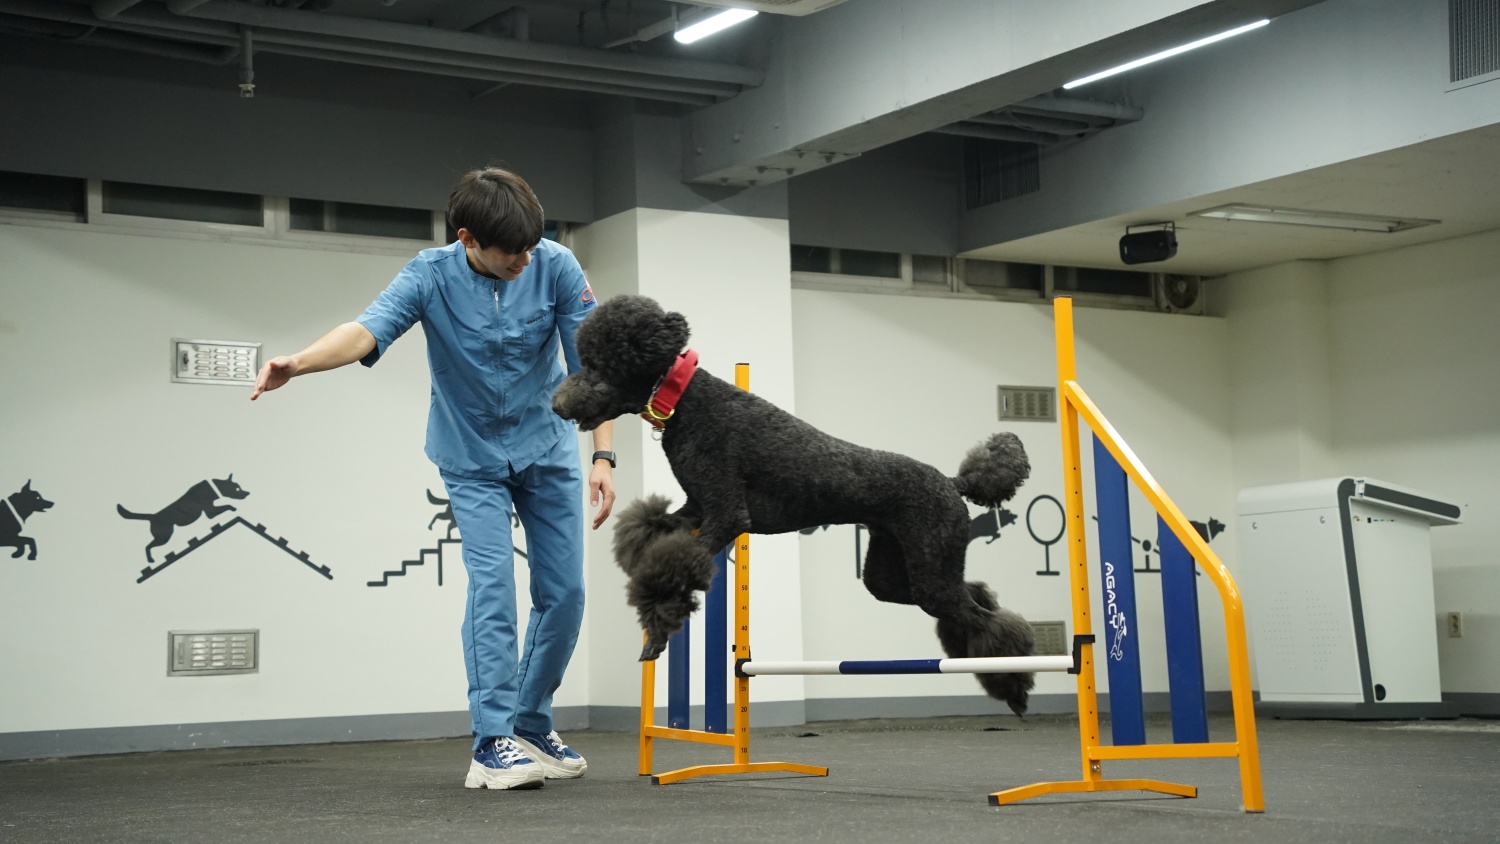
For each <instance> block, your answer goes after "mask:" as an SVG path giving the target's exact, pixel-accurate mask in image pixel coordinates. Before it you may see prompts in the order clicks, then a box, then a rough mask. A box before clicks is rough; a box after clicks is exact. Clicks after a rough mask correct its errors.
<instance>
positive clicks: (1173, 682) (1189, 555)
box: [639, 298, 1265, 812]
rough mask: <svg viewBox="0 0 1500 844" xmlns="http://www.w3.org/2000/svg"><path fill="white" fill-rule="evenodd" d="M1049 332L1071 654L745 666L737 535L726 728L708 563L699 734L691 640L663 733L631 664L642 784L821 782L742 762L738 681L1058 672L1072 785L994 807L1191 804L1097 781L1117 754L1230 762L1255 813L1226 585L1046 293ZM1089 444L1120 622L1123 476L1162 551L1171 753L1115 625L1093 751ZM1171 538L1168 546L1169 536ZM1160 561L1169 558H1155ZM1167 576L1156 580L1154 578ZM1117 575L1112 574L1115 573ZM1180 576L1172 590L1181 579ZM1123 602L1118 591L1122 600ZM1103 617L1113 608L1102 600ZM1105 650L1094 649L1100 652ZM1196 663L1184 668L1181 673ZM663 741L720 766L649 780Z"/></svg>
mask: <svg viewBox="0 0 1500 844" xmlns="http://www.w3.org/2000/svg"><path fill="white" fill-rule="evenodd" d="M1053 314H1054V318H1055V323H1056V340H1057V369H1058V391H1057V392H1058V400H1059V403H1060V407H1059V411H1060V413H1059V416H1060V422H1061V426H1060V427H1061V431H1062V454H1063V488H1064V498H1065V502H1066V503H1065V505H1064V511H1065V516H1066V529H1067V535H1068V557H1069V566H1068V574H1069V580H1070V589H1069V592H1070V593H1071V595H1072V610H1073V647H1072V654H1071V655H1068V656H1029V657H994V658H976V659H921V660H845V661H799V662H775V661H757V660H754V659H751V657H750V538H749V535H748V534H742V535H740V536H739V537H738V538H737V540H736V541H735V544H734V550H735V554H734V559H733V564H734V587H733V592H732V594H733V595H734V596H735V600H734V640H735V641H734V651H733V652H734V656H735V663H734V673H735V684H734V706H733V710H732V716H731V718H732V723H726V717H725V714H726V709H727V707H726V703H727V702H726V701H725V692H724V689H725V686H726V681H727V673H728V666H727V660H725V659H724V658H723V655H724V654H725V652H726V648H725V647H724V645H725V644H726V643H725V642H724V638H725V636H724V630H725V627H726V624H725V622H726V621H727V619H726V618H725V603H726V600H725V593H726V592H727V591H728V590H727V589H726V586H727V584H726V582H725V581H726V577H725V573H724V572H725V569H726V567H727V566H726V565H725V564H726V562H727V555H722V554H721V555H720V557H719V559H718V563H719V566H718V574H717V576H716V577H715V579H714V583H713V585H712V587H711V588H710V589H709V591H708V593H707V595H706V597H705V602H706V616H705V636H706V638H707V640H708V641H707V642H706V643H705V648H704V651H705V653H704V669H705V670H704V681H705V695H704V702H705V713H706V714H705V719H704V729H702V730H693V729H689V728H688V691H689V690H688V665H689V659H690V656H689V653H690V650H691V640H690V638H689V633H688V629H687V628H686V627H684V628H683V629H682V630H681V631H680V632H679V633H677V634H676V635H675V636H673V637H672V639H671V642H670V645H669V647H668V653H669V659H668V669H669V672H670V676H669V682H668V706H667V715H668V723H669V726H665V727H663V726H659V725H657V724H656V723H654V717H655V703H656V700H655V691H656V663H655V662H654V661H648V662H643V663H642V664H641V732H640V757H639V761H640V764H639V772H640V774H641V775H643V776H651V777H652V782H653V783H656V784H659V785H665V784H668V783H673V782H679V781H681V780H686V779H691V778H694V777H701V776H711V775H723V774H744V773H765V772H775V771H781V772H788V773H801V774H807V775H812V776H827V774H828V769H827V768H825V767H819V766H816V765H808V764H803V763H797V762H751V761H750V678H751V677H756V676H769V675H810V674H866V675H868V674H938V673H942V674H951V673H1024V672H1036V671H1065V672H1067V673H1070V674H1075V675H1076V676H1077V677H1078V726H1079V744H1080V757H1081V762H1082V777H1081V778H1080V779H1078V780H1069V781H1062V782H1044V783H1035V784H1032V785H1027V786H1021V787H1019V788H1010V789H1005V790H1002V791H998V792H995V793H993V794H991V795H990V796H989V802H990V803H991V805H996V806H999V805H1004V804H1008V803H1013V802H1016V801H1020V800H1025V799H1028V798H1031V797H1038V796H1041V795H1045V794H1060V793H1097V792H1113V791H1150V792H1157V793H1163V794H1174V795H1178V796H1181V797H1196V796H1197V793H1198V790H1197V788H1196V787H1195V786H1191V785H1183V784H1179V783H1172V782H1164V781H1160V780H1149V779H1109V778H1106V777H1105V776H1104V774H1103V766H1104V762H1105V761H1109V760H1127V759H1185V758H1231V757H1232V758H1237V759H1238V760H1239V770H1240V791H1241V800H1242V808H1243V810H1244V811H1246V812H1263V811H1265V799H1264V795H1263V793H1262V790H1261V776H1260V753H1259V745H1258V742H1257V739H1256V733H1255V714H1254V708H1253V701H1252V698H1251V689H1250V664H1249V658H1248V649H1247V645H1246V635H1245V619H1244V609H1243V607H1242V606H1241V604H1240V598H1239V591H1238V589H1237V588H1236V587H1235V584H1234V579H1233V578H1232V577H1231V576H1230V575H1229V572H1228V570H1226V569H1225V568H1224V565H1223V563H1222V562H1221V561H1220V560H1219V558H1218V556H1217V555H1215V554H1214V552H1213V551H1212V550H1211V549H1210V548H1209V547H1208V543H1207V541H1206V540H1205V539H1204V538H1203V537H1201V536H1200V535H1199V534H1198V532H1197V531H1196V530H1194V528H1193V527H1192V525H1191V523H1190V522H1189V521H1188V519H1187V518H1186V517H1185V516H1184V515H1183V514H1182V511H1181V510H1179V509H1178V508H1177V506H1176V505H1175V504H1174V503H1173V502H1172V500H1171V499H1170V498H1169V497H1168V496H1167V494H1166V493H1165V492H1164V491H1163V490H1162V489H1161V487H1160V485H1159V484H1157V482H1156V480H1155V478H1153V477H1152V476H1151V474H1150V472H1148V471H1147V470H1146V468H1145V466H1144V465H1142V464H1141V462H1140V460H1139V459H1138V458H1137V457H1136V456H1135V454H1134V452H1132V451H1131V450H1130V447H1129V446H1128V445H1126V443H1125V441H1124V440H1123V439H1121V438H1120V436H1119V434H1118V433H1117V432H1116V431H1115V429H1114V427H1113V426H1111V425H1110V423H1109V421H1108V420H1107V419H1105V418H1104V416H1103V414H1102V413H1100V412H1099V409H1098V408H1097V407H1096V406H1095V405H1094V403H1093V402H1092V401H1091V400H1090V399H1089V398H1088V395H1087V394H1086V393H1085V392H1084V391H1083V388H1082V387H1081V386H1079V384H1078V381H1077V367H1076V357H1075V354H1074V345H1073V303H1072V300H1071V299H1067V298H1058V299H1055V300H1054V302H1053ZM735 384H736V386H738V387H739V388H740V389H744V390H748V389H749V367H748V366H747V365H745V364H739V365H737V366H736V367H735ZM1080 417H1082V419H1083V421H1084V423H1085V424H1087V426H1088V427H1089V429H1090V430H1092V432H1093V434H1094V436H1095V442H1096V448H1095V454H1096V457H1095V470H1096V475H1097V478H1098V487H1099V493H1098V494H1099V498H1100V501H1099V507H1100V511H1101V512H1100V522H1099V533H1100V541H1101V545H1103V546H1105V547H1104V548H1103V549H1102V553H1103V555H1104V557H1105V559H1111V558H1113V559H1123V560H1125V561H1126V563H1125V564H1124V565H1123V566H1115V567H1113V569H1114V570H1113V571H1112V572H1110V574H1109V575H1108V577H1109V579H1108V580H1107V581H1106V580H1105V577H1106V575H1105V572H1104V571H1103V570H1102V569H1103V568H1104V566H1103V565H1101V573H1100V577H1101V582H1104V583H1107V584H1108V587H1109V588H1110V589H1111V592H1112V593H1114V598H1115V600H1116V601H1118V602H1126V599H1127V598H1128V605H1129V608H1128V611H1129V623H1130V624H1131V625H1133V624H1134V590H1133V585H1129V584H1128V580H1127V578H1128V575H1129V572H1130V569H1131V566H1130V565H1129V560H1130V559H1131V558H1130V556H1129V554H1128V543H1129V539H1130V536H1129V518H1128V513H1127V512H1125V511H1124V509H1123V507H1124V505H1123V501H1124V497H1125V496H1124V488H1123V481H1124V479H1125V478H1128V479H1129V480H1130V481H1133V482H1134V483H1135V485H1136V486H1137V487H1138V488H1139V489H1140V490H1141V492H1142V493H1143V494H1144V495H1145V497H1146V499H1147V501H1149V502H1150V504H1151V505H1152V507H1153V508H1154V509H1155V510H1156V513H1157V516H1158V519H1159V524H1160V525H1161V527H1162V528H1164V530H1163V531H1162V533H1161V538H1162V540H1163V545H1164V549H1163V550H1164V555H1163V576H1162V579H1163V593H1164V614H1165V616H1166V626H1167V646H1168V661H1169V672H1168V676H1169V685H1170V686H1171V698H1172V715H1173V737H1174V743H1172V744H1146V743H1145V730H1144V719H1143V715H1142V713H1141V707H1140V686H1141V684H1140V663H1139V657H1138V655H1137V651H1136V647H1137V645H1136V643H1135V640H1134V638H1130V639H1129V640H1128V641H1126V640H1125V637H1124V635H1123V632H1124V631H1123V630H1122V629H1119V628H1117V629H1116V630H1115V632H1116V633H1119V634H1120V635H1116V636H1114V640H1113V641H1112V642H1111V643H1110V648H1113V649H1117V650H1118V652H1117V654H1116V658H1115V659H1112V660H1111V661H1110V663H1109V669H1110V687H1111V696H1110V697H1111V704H1112V706H1111V709H1112V723H1113V727H1114V736H1113V738H1114V743H1113V744H1110V745H1103V744H1100V742H1099V716H1098V695H1097V690H1096V684H1095V674H1094V655H1093V650H1094V635H1093V623H1092V618H1091V612H1092V611H1091V609H1090V599H1089V577H1088V548H1087V541H1086V538H1085V537H1086V531H1085V524H1086V522H1085V514H1084V506H1083V505H1084V502H1083V479H1082V451H1081V449H1080V445H1079V431H1080V428H1079V418H1080ZM1122 531H1123V538H1124V542H1125V543H1126V554H1125V555H1124V556H1122V557H1112V556H1111V555H1113V554H1116V553H1117V552H1116V551H1115V550H1114V549H1115V548H1117V547H1119V545H1120V537H1121V535H1122ZM1172 540H1175V541H1172ZM1169 559H1170V560H1171V562H1169ZM1193 562H1196V564H1197V567H1198V568H1199V569H1201V570H1202V572H1203V573H1204V574H1205V575H1206V576H1207V577H1208V578H1209V580H1210V581H1211V582H1212V583H1213V584H1214V586H1215V587H1216V588H1217V590H1218V592H1219V597H1220V600H1221V601H1222V602H1223V605H1224V621H1225V632H1226V638H1227V646H1228V653H1229V672H1230V694H1231V699H1232V702H1233V712H1234V727H1235V740H1234V741H1231V742H1210V741H1208V736H1207V713H1206V705H1205V703H1204V696H1203V681H1202V677H1203V669H1202V656H1201V652H1200V643H1199V628H1198V613H1197V593H1196V591H1195V587H1194V583H1193V577H1194V576H1195V575H1194V569H1193V566H1192V563H1193ZM1169 568H1170V569H1171V570H1172V572H1173V575H1172V576H1170V577H1169V574H1168V573H1167V571H1168V569H1169ZM1122 569H1123V571H1122ZM1184 572H1185V574H1186V581H1185V583H1184V581H1183V573H1184ZM1127 593H1128V594H1127ZM1110 606H1111V608H1112V611H1114V612H1123V610H1121V609H1120V608H1119V606H1117V605H1116V604H1113V603H1112V604H1111V605H1110ZM1107 650H1108V649H1107ZM1194 658H1196V665H1194V664H1193V662H1194ZM658 738H660V739H670V740H675V741H688V742H697V743H703V744H714V745H721V746H727V747H731V748H733V752H734V759H733V761H732V762H730V763H726V764H719V765H699V766H694V767H690V768H683V769H680V770H676V771H668V772H665V773H659V774H653V773H652V770H651V769H652V750H653V745H652V742H653V741H654V740H655V739H658Z"/></svg>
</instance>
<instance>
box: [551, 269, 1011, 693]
mask: <svg viewBox="0 0 1500 844" xmlns="http://www.w3.org/2000/svg"><path fill="white" fill-rule="evenodd" d="M687 341H688V324H687V320H686V319H685V318H684V317H683V316H682V315H681V314H679V313H668V312H665V311H663V310H662V308H661V307H660V306H659V305H657V303H656V302H655V301H653V300H651V299H649V298H646V297H644V296H617V297H615V298H613V299H611V300H609V301H608V302H606V303H604V304H602V305H600V306H599V308H598V309H597V310H595V311H594V313H593V314H591V315H590V316H589V318H588V319H587V320H585V321H584V323H583V325H581V326H579V328H578V335H577V344H578V355H579V358H580V360H581V361H582V363H583V368H582V369H581V370H580V371H578V372H576V373H574V374H573V375H571V376H569V377H568V379H567V380H566V381H564V382H563V384H562V385H561V386H560V387H559V388H558V390H557V393H556V394H555V395H554V397H553V399H552V407H553V409H554V410H556V411H557V413H558V414H559V415H560V416H562V417H563V418H565V419H571V420H573V421H575V422H577V423H578V426H579V428H581V429H583V430H592V429H594V428H596V427H598V426H599V425H600V424H601V423H603V422H606V421H608V420H610V419H614V418H615V417H617V416H623V415H625V414H635V413H640V412H641V411H642V409H643V408H645V406H646V404H647V402H648V401H650V400H651V398H652V396H653V393H654V392H655V391H656V389H657V387H658V386H659V385H660V384H661V382H662V379H663V377H664V376H665V375H666V373H667V372H668V370H669V369H671V367H672V364H673V362H674V361H675V360H676V359H677V357H678V355H679V353H680V352H682V351H683V349H684V347H685V346H686V345H687ZM661 443H662V448H663V450H664V451H665V452H666V455H667V460H668V462H669V463H670V464H671V467H672V473H673V474H674V475H675V476H676V478H677V482H678V483H679V484H680V485H681V486H682V489H683V491H684V492H686V493H687V502H686V503H684V504H683V506H682V507H681V508H680V509H678V510H677V511H676V512H668V506H669V502H668V500H667V499H666V498H664V497H662V496H649V497H647V498H646V499H643V500H641V501H637V502H634V503H632V504H631V505H630V506H628V507H626V508H624V509H623V510H622V511H621V512H620V514H619V516H618V517H617V521H616V527H615V542H614V547H615V559H616V561H617V562H618V563H619V565H620V567H621V568H622V569H624V570H625V573H626V575H627V576H628V577H629V586H628V588H627V590H628V596H629V602H630V605H631V606H633V607H635V608H636V610H637V611H638V613H639V617H640V620H641V624H642V626H644V627H645V629H646V631H647V644H646V647H645V649H644V650H643V651H642V653H641V659H642V660H649V659H655V658H656V657H657V656H658V655H660V653H661V651H662V649H663V648H665V647H666V642H667V639H668V637H669V636H671V635H672V634H673V633H675V632H676V631H677V630H678V629H680V628H681V626H682V624H683V622H684V621H686V620H687V618H688V616H689V615H691V614H692V613H693V611H694V610H696V609H697V607H698V600H697V597H696V594H695V593H697V592H699V591H702V590H705V589H707V588H708V585H709V581H710V578H711V577H712V575H713V570H714V569H713V554H714V553H715V552H717V551H718V550H719V549H721V548H723V547H725V546H726V545H728V544H729V543H730V542H732V541H733V540H734V537H736V536H738V535H739V534H741V533H746V532H748V533H762V534H773V533H787V532H790V531H795V530H801V529H804V528H809V527H816V526H818V525H827V524H863V525H865V526H866V527H868V528H869V531H870V548H869V552H868V554H867V555H866V558H865V567H864V582H865V587H866V588H867V589H869V591H870V593H871V594H872V595H874V596H875V597H876V598H878V599H879V600H882V601H889V602H892V603H898V604H915V605H916V606H918V607H921V608H922V610H923V611H924V612H926V613H927V614H928V615H930V616H932V617H934V618H936V619H937V632H938V639H939V641H940V642H941V643H942V647H943V650H944V651H945V652H946V653H947V654H948V655H949V656H950V657H981V656H1025V655H1029V654H1031V652H1032V648H1033V645H1034V634H1033V632H1032V629H1031V625H1030V624H1028V623H1027V622H1026V620H1025V619H1023V618H1022V617H1021V616H1020V615H1018V614H1016V613H1014V612H1011V611H1009V610H1006V609H1002V608H1001V607H1000V605H999V603H998V602H997V601H996V599H995V596H994V593H992V592H991V591H990V590H989V588H988V587H986V586H985V585H984V584H982V583H976V582H970V583H965V582H964V579H963V575H964V555H965V552H966V551H967V548H968V544H969V511H968V508H967V507H966V506H965V505H964V503H963V500H962V499H963V498H968V499H969V500H970V501H973V502H974V503H975V504H978V505H980V506H983V507H998V506H999V505H1000V504H1001V503H1002V502H1004V501H1007V500H1009V499H1010V498H1011V497H1012V496H1014V495H1015V493H1016V488H1017V487H1019V486H1020V485H1021V483H1022V482H1024V481H1025V480H1026V478H1027V476H1028V475H1029V474H1030V473H1031V466H1030V464H1029V463H1028V462H1027V459H1026V452H1025V449H1024V448H1022V446H1021V441H1020V439H1019V438H1017V437H1016V436H1015V435H1014V434H1009V433H1003V434H995V435H993V436H991V437H990V438H989V439H988V440H986V441H985V442H983V443H981V444H980V445H978V446H976V447H974V448H973V449H972V450H970V452H969V453H968V455H967V456H966V457H965V458H964V460H963V462H962V464H961V465H960V467H959V473H958V476H957V477H956V478H949V477H947V476H945V475H944V474H943V473H942V472H940V471H938V470H937V469H935V468H933V467H932V466H929V465H927V464H926V463H922V462H920V461H918V460H914V459H912V458H910V457H906V456H904V455H900V454H893V453H891V452H886V451H876V450H874V449H869V448H864V447H862V446H858V445H854V444H853V443H849V442H845V441H844V440H840V439H837V438H835V437H831V436H829V435H827V434H825V433H823V432H822V431H819V430H818V429H816V428H814V427H812V426H811V425H809V424H807V423H806V422H803V421H802V420H800V419H798V418H796V417H795V416H792V415H791V414H790V413H787V412H786V411H784V410H782V409H780V408H778V407H776V406H775V405H773V404H771V403H770V402H768V401H766V400H765V399H762V398H760V397H758V396H756V395H754V394H752V393H748V392H745V391H743V390H740V389H738V388H736V387H734V386H733V385H731V384H729V383H727V382H725V381H723V380H721V379H719V378H716V377H714V376H713V375H711V374H709V373H708V372H706V371H705V370H702V369H699V370H697V371H696V373H695V374H694V375H693V376H692V380H691V381H689V382H688V384H687V387H686V389H685V390H684V391H683V393H682V395H681V397H680V399H679V400H678V402H677V406H676V410H675V412H674V414H673V415H672V417H671V418H670V419H669V420H668V421H666V422H665V423H664V431H663V433H662V438H661ZM694 531H696V536H695V535H694ZM975 676H976V677H977V678H978V680H979V682H980V685H982V686H983V687H984V689H985V691H986V692H988V693H989V695H990V696H991V697H994V698H996V699H998V700H1002V701H1005V702H1006V703H1007V704H1009V705H1010V708H1011V709H1013V710H1015V712H1016V713H1017V714H1021V713H1024V712H1025V711H1026V703H1027V697H1028V694H1029V692H1030V690H1031V688H1032V684H1033V677H1032V675H1031V674H978V675H975Z"/></svg>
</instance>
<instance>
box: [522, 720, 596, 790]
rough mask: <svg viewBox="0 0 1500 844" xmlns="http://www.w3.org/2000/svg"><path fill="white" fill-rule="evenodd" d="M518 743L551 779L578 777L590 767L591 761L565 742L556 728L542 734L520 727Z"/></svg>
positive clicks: (523, 751)
mask: <svg viewBox="0 0 1500 844" xmlns="http://www.w3.org/2000/svg"><path fill="white" fill-rule="evenodd" d="M516 744H517V745H519V746H520V748H521V752H522V753H525V754H526V755H527V756H528V757H530V758H531V759H532V761H534V762H536V763H537V764H538V765H541V766H542V770H543V771H544V772H545V773H546V775H547V779H549V780H571V779H576V778H577V777H581V776H583V772H584V771H587V770H588V769H589V763H588V762H585V761H584V759H583V757H582V756H579V755H578V753H577V751H575V750H573V748H571V747H568V746H567V745H566V744H563V741H562V739H561V738H558V735H557V731H556V730H553V731H552V732H550V733H548V734H546V735H542V734H541V733H533V732H529V731H527V730H521V729H518V730H516Z"/></svg>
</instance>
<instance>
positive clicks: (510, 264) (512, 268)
mask: <svg viewBox="0 0 1500 844" xmlns="http://www.w3.org/2000/svg"><path fill="white" fill-rule="evenodd" d="M458 238H459V240H462V241H463V244H464V251H465V252H466V253H468V256H469V266H471V267H473V268H474V271H475V272H478V273H479V274H480V275H487V276H489V277H490V278H498V279H500V280H502V281H515V280H516V279H517V278H520V277H521V271H522V270H524V269H526V268H527V267H528V266H530V265H531V252H532V249H535V248H536V247H535V246H533V247H532V248H531V249H528V250H526V251H525V252H521V253H519V254H515V255H511V254H508V253H505V252H502V251H500V250H499V249H498V248H496V247H494V246H487V247H485V248H483V249H481V248H479V241H477V240H475V239H474V237H473V235H471V234H469V230H468V229H460V230H459V232H458Z"/></svg>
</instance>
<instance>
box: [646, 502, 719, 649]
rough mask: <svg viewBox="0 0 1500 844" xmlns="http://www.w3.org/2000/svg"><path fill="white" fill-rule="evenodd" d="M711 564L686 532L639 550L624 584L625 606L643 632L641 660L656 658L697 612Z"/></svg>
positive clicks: (711, 570)
mask: <svg viewBox="0 0 1500 844" xmlns="http://www.w3.org/2000/svg"><path fill="white" fill-rule="evenodd" d="M713 578H714V561H713V557H712V556H710V555H709V553H708V552H707V551H705V550H703V546H701V545H699V544H698V541H697V540H696V539H694V538H693V535H692V534H691V533H690V532H687V531H680V532H677V533H672V534H668V535H666V536H662V537H661V538H659V539H657V540H656V541H655V542H653V543H651V544H650V545H648V546H646V547H645V548H643V549H642V550H641V553H640V556H639V558H638V559H637V561H636V567H635V570H634V571H632V572H631V573H630V582H629V583H628V584H627V585H626V603H628V604H630V605H631V606H632V607H635V609H636V615H637V617H638V618H639V619H640V621H641V627H643V628H644V629H645V631H646V646H645V648H644V649H642V651H641V660H642V661H649V660H653V659H655V658H656V657H657V656H658V655H660V654H661V652H662V651H663V650H664V649H666V647H667V640H668V639H669V638H671V637H672V634H674V633H676V632H677V631H678V630H681V629H682V625H683V624H684V623H685V622H686V621H687V620H688V617H689V616H691V615H692V614H693V613H694V612H695V611H697V609H698V596H697V593H698V592H704V591H707V590H708V587H709V585H710V584H711V583H712V582H713Z"/></svg>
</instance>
